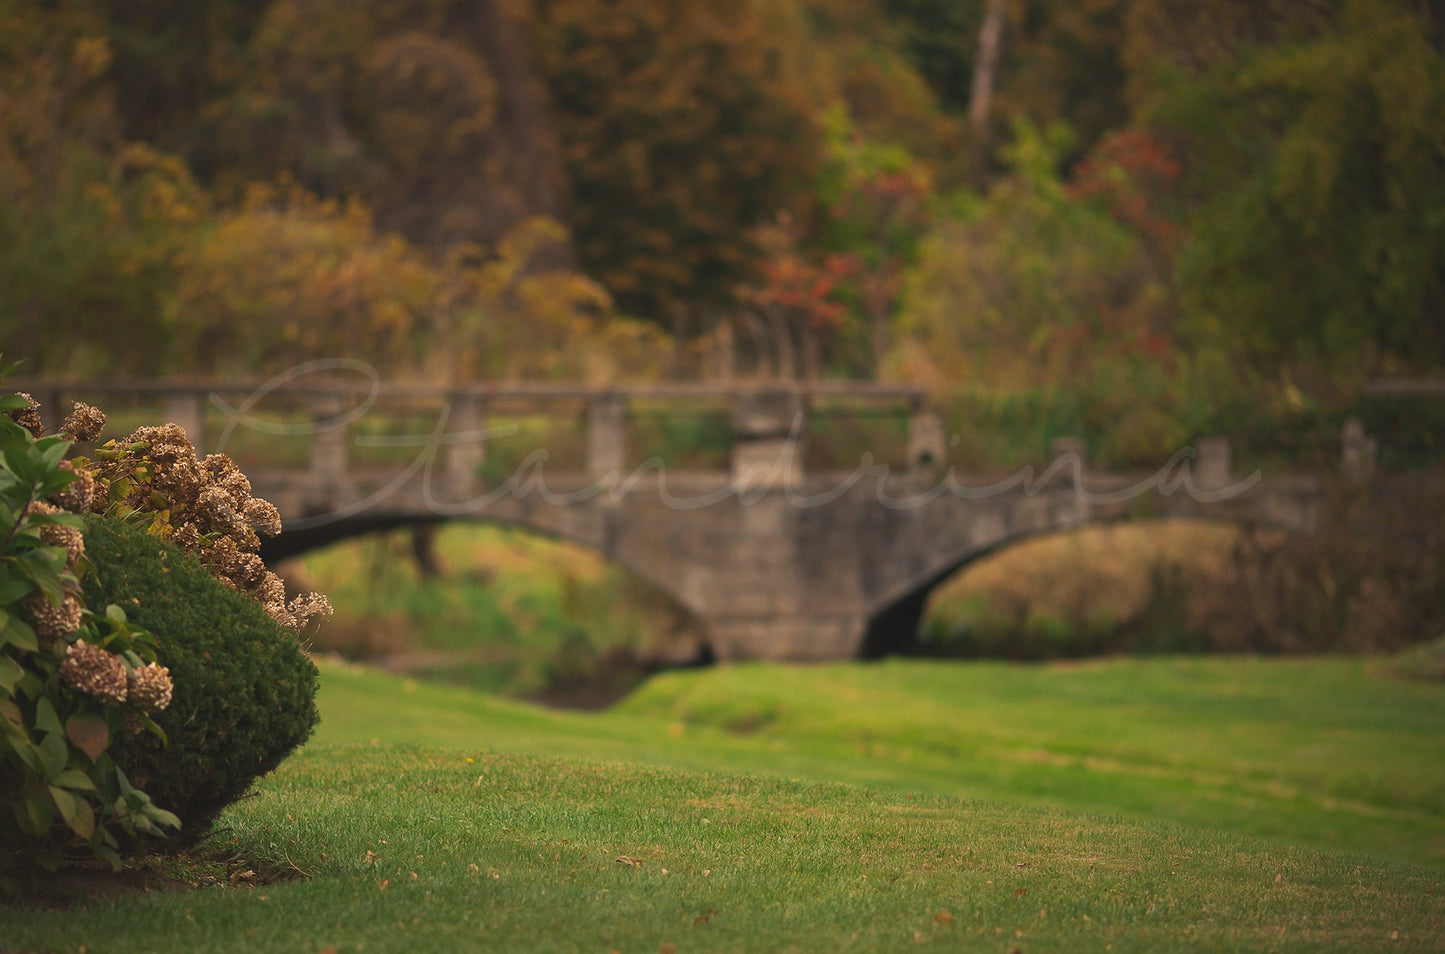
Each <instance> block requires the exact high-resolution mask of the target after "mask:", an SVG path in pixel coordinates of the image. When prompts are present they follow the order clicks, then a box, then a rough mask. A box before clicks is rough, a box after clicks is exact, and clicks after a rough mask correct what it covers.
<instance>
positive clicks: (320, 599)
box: [286, 593, 334, 628]
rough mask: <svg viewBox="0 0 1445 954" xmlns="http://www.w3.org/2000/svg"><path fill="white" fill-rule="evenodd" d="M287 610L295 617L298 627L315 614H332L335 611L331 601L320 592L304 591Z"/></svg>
mask: <svg viewBox="0 0 1445 954" xmlns="http://www.w3.org/2000/svg"><path fill="white" fill-rule="evenodd" d="M286 610H287V612H289V613H290V614H291V615H292V616H293V617H295V619H296V626H297V628H300V627H302V626H305V625H306V623H307V622H308V621H309V620H310V619H311V617H313V616H330V615H331V614H332V613H333V612H334V610H332V608H331V601H330V600H328V599H327V598H326V597H324V596H322V595H321V594H320V593H302V594H301V595H300V596H298V597H296V598H295V599H294V600H292V601H291V604H290V605H289V606H287V607H286Z"/></svg>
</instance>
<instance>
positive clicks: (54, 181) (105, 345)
mask: <svg viewBox="0 0 1445 954" xmlns="http://www.w3.org/2000/svg"><path fill="white" fill-rule="evenodd" d="M110 61H111V52H110V45H109V43H108V41H107V39H106V37H105V24H104V23H103V22H102V21H100V20H99V19H97V18H96V17H94V16H92V15H91V14H90V13H89V12H88V11H86V10H84V9H83V7H82V6H81V5H78V4H58V5H53V6H45V7H41V6H38V5H31V4H25V3H14V2H5V3H0V340H3V341H4V342H5V347H6V350H7V351H8V352H10V353H14V354H20V355H24V356H26V357H27V358H28V360H29V361H30V364H29V365H28V367H27V370H28V371H30V372H45V373H101V372H112V371H136V370H155V369H158V368H159V367H161V366H163V365H164V362H165V361H166V359H167V358H168V357H169V351H168V349H167V343H168V334H167V328H166V326H165V322H164V320H163V303H164V301H165V299H166V297H167V295H168V294H169V292H170V289H171V287H172V284H173V282H174V280H175V275H176V272H177V269H178V268H179V267H180V265H181V264H182V262H183V260H184V255H185V250H186V247H187V245H188V243H189V242H190V240H191V236H192V233H193V230H194V228H195V227H196V225H197V223H198V222H199V220H200V218H201V216H202V215H203V213H204V210H205V206H206V202H205V196H204V195H203V194H202V193H201V192H200V190H199V189H197V188H196V186H195V184H194V183H193V182H192V180H191V178H190V176H189V174H188V173H187V171H186V169H185V167H184V165H183V164H182V163H180V162H179V161H178V160H176V159H174V158H173V157H169V156H166V155H164V154H162V153H160V152H157V151H156V150H155V149H153V148H151V147H149V146H147V145H144V144H139V143H131V142H127V141H125V139H123V138H122V136H121V135H120V132H119V123H118V121H117V118H116V115H115V111H114V109H113V106H112V99H111V96H110V88H109V86H108V84H107V83H106V77H107V70H108V68H109V65H110Z"/></svg>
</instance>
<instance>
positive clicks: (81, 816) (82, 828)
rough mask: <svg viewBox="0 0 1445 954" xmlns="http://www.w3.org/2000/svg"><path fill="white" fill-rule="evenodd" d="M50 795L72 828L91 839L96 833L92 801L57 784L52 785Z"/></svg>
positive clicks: (62, 816) (83, 836) (87, 839)
mask: <svg viewBox="0 0 1445 954" xmlns="http://www.w3.org/2000/svg"><path fill="white" fill-rule="evenodd" d="M50 797H51V799H52V800H53V801H54V802H55V807H56V808H58V809H60V817H61V818H64V819H65V823H66V824H67V825H69V826H70V830H71V831H73V832H75V833H76V834H77V835H79V836H80V837H82V838H84V839H85V840H86V841H89V840H90V836H91V835H94V834H95V812H94V811H92V810H91V807H90V803H89V802H87V801H86V800H85V799H83V798H78V797H76V796H75V795H73V794H71V793H70V792H68V791H66V790H65V789H63V788H60V787H58V786H55V785H52V786H50Z"/></svg>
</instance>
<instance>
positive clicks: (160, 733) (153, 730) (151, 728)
mask: <svg viewBox="0 0 1445 954" xmlns="http://www.w3.org/2000/svg"><path fill="white" fill-rule="evenodd" d="M140 724H141V726H142V727H144V728H145V730H146V731H147V732H149V733H150V734H151V735H153V736H155V737H156V738H158V739H160V740H161V745H163V746H168V745H170V744H171V740H170V738H169V737H168V736H167V735H166V730H165V729H162V728H161V727H160V725H159V724H157V723H156V721H155V720H154V719H152V718H151V717H150V716H148V715H145V714H144V713H142V714H141V717H140Z"/></svg>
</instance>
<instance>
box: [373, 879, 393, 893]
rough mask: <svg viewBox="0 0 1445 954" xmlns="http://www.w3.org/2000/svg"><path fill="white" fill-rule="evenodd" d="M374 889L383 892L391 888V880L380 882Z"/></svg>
mask: <svg viewBox="0 0 1445 954" xmlns="http://www.w3.org/2000/svg"><path fill="white" fill-rule="evenodd" d="M376 887H377V890H379V891H385V890H386V889H387V888H389V887H391V879H390V878H386V879H385V880H383V881H382V882H381V884H379V885H377V886H376Z"/></svg>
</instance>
